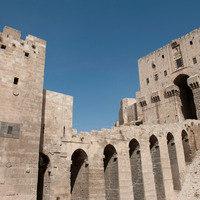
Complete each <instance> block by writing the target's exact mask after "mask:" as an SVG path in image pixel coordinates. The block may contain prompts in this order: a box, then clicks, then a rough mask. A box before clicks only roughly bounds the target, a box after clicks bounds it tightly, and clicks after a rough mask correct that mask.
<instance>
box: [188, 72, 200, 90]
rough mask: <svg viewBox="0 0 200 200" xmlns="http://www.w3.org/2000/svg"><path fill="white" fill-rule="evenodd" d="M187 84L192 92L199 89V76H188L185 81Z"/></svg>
mask: <svg viewBox="0 0 200 200" xmlns="http://www.w3.org/2000/svg"><path fill="white" fill-rule="evenodd" d="M187 84H188V86H189V87H190V88H191V89H192V90H194V89H197V88H199V86H200V81H199V75H198V74H196V75H194V76H190V77H189V78H188V79H187Z"/></svg>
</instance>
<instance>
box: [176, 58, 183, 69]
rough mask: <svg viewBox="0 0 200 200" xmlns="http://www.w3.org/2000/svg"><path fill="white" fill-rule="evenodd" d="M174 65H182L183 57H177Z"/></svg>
mask: <svg viewBox="0 0 200 200" xmlns="http://www.w3.org/2000/svg"><path fill="white" fill-rule="evenodd" d="M176 66H177V68H179V67H183V59H182V58H179V59H177V60H176Z"/></svg>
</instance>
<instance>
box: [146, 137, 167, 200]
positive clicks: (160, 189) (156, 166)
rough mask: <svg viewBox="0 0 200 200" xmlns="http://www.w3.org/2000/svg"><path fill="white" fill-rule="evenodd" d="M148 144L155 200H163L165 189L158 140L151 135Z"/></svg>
mask: <svg viewBox="0 0 200 200" xmlns="http://www.w3.org/2000/svg"><path fill="white" fill-rule="evenodd" d="M149 142H150V153H151V160H152V166H153V174H154V181H155V187H156V195H157V199H159V200H165V189H164V182H163V173H162V166H161V161H160V149H159V144H158V139H157V138H156V136H155V135H152V136H151V137H150V139H149Z"/></svg>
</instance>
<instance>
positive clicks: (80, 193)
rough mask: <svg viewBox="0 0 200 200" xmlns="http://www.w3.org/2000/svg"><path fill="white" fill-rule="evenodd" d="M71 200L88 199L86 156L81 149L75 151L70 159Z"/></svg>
mask: <svg viewBox="0 0 200 200" xmlns="http://www.w3.org/2000/svg"><path fill="white" fill-rule="evenodd" d="M71 160H72V164H71V200H77V199H84V200H87V199H89V166H88V162H87V160H88V156H87V154H86V153H85V151H83V150H82V149H77V150H76V151H75V152H74V153H73V154H72V157H71Z"/></svg>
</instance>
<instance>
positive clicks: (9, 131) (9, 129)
mask: <svg viewBox="0 0 200 200" xmlns="http://www.w3.org/2000/svg"><path fill="white" fill-rule="evenodd" d="M12 130H13V127H12V126H8V130H7V134H12Z"/></svg>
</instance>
